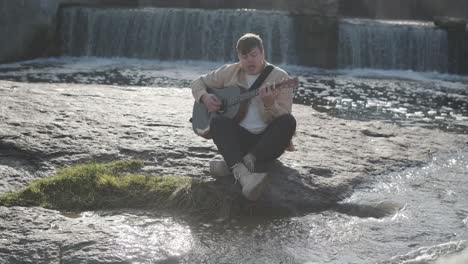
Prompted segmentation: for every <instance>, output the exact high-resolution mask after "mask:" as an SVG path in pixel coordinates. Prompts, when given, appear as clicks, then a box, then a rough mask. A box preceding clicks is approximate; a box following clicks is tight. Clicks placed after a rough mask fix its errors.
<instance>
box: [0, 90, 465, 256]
mask: <svg viewBox="0 0 468 264" xmlns="http://www.w3.org/2000/svg"><path fill="white" fill-rule="evenodd" d="M0 94H2V96H1V97H0V158H1V159H0V179H1V180H0V193H6V192H9V191H16V190H19V189H20V188H21V187H24V186H26V185H27V184H28V183H30V182H31V181H33V180H35V179H39V178H43V177H47V176H50V175H53V173H54V172H55V171H56V169H57V168H60V167H63V166H68V165H72V164H77V163H83V162H89V161H99V162H104V161H110V160H114V159H126V158H139V159H142V160H144V161H145V167H144V168H143V173H146V174H158V175H180V176H189V177H194V178H199V179H210V176H209V173H208V167H207V164H208V161H209V160H210V159H212V158H213V157H215V156H216V155H217V152H216V147H215V146H214V144H213V143H212V142H210V141H207V140H204V139H202V138H200V137H197V136H195V135H194V134H193V132H192V130H191V126H190V123H189V122H188V120H189V118H190V115H191V108H192V102H193V101H192V97H191V93H190V90H189V89H184V88H164V87H159V88H149V87H123V86H121V87H117V86H96V85H82V84H50V83H49V84H41V83H35V84H30V83H29V84H28V83H18V82H10V81H0ZM293 111H294V115H295V117H296V119H297V121H298V128H297V133H296V137H295V138H294V142H295V145H296V149H297V151H295V152H287V153H286V154H285V155H283V156H282V157H281V158H280V162H277V163H275V164H274V165H273V166H272V167H268V168H267V169H268V170H269V172H270V178H271V181H270V185H269V187H268V188H267V190H265V193H264V195H263V196H262V197H261V201H263V202H265V203H267V202H268V201H274V200H271V199H268V198H275V197H276V199H277V200H278V201H281V202H284V203H286V204H285V206H292V207H294V206H295V207H296V208H298V209H303V208H304V207H307V206H309V207H312V208H307V210H309V211H313V209H314V208H313V207H314V205H317V206H318V205H320V204H323V203H324V204H330V203H334V202H336V201H339V200H340V199H342V198H343V197H346V196H347V195H349V193H350V192H351V191H352V189H353V188H354V187H355V186H357V185H358V184H359V183H361V182H363V181H372V180H374V176H375V175H378V174H381V173H387V172H390V171H398V170H401V169H403V168H406V167H408V166H414V165H418V164H421V163H423V162H425V161H427V160H428V159H429V158H430V157H431V156H432V155H433V154H434V153H437V152H443V151H447V150H450V149H451V148H457V147H458V146H460V145H466V143H467V142H468V141H467V137H466V135H457V134H449V133H445V132H440V131H438V130H429V129H424V128H418V127H407V128H405V127H399V126H396V125H391V124H386V123H383V122H379V121H366V122H365V121H353V120H345V119H339V118H334V117H331V116H329V115H327V114H325V113H320V112H317V111H315V110H314V109H312V108H311V107H309V106H304V105H294V110H293ZM231 182H232V181H231ZM280 182H288V183H290V185H281V184H278V183H280ZM292 186H296V187H297V186H300V188H296V187H294V188H295V189H288V188H292ZM239 188H240V187H239ZM318 208H319V207H317V208H316V209H318ZM0 216H1V217H0V221H1V222H2V224H1V225H0V226H1V229H2V232H1V234H2V236H1V237H0V245H1V246H0V248H1V251H0V260H2V261H3V260H5V261H6V262H5V263H60V261H65V260H66V263H79V262H80V261H84V260H86V261H87V262H88V263H126V262H125V261H128V258H124V257H119V255H118V254H114V253H112V250H115V248H113V246H112V243H111V242H109V241H112V238H113V237H114V236H115V234H112V233H111V232H110V231H108V229H106V227H105V226H98V227H97V226H95V225H83V224H80V221H79V220H76V219H70V218H66V217H63V216H62V215H61V214H60V213H59V212H57V211H52V210H45V209H41V208H19V207H13V208H6V207H0ZM64 226H65V227H64ZM20 256H21V257H20ZM41 261H42V262H41Z"/></svg>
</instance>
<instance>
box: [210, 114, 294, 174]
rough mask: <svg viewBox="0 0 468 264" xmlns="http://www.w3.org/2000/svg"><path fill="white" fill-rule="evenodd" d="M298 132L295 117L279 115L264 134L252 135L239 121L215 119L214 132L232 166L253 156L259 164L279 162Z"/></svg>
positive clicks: (213, 123) (212, 126) (228, 163)
mask: <svg viewBox="0 0 468 264" xmlns="http://www.w3.org/2000/svg"><path fill="white" fill-rule="evenodd" d="M295 131H296V119H295V118H294V117H293V116H292V115H291V114H285V115H282V116H279V117H278V118H276V119H275V120H273V122H271V123H270V124H269V125H268V127H267V128H266V129H265V131H263V132H262V133H260V134H252V133H250V132H249V131H248V130H246V129H245V128H243V127H241V126H240V125H239V124H238V123H237V122H236V121H234V120H232V119H229V118H227V117H223V116H216V117H214V118H212V119H211V123H210V133H211V136H212V138H213V142H214V143H215V144H216V146H217V147H218V151H219V152H220V154H221V155H222V156H223V158H224V160H225V161H226V163H227V165H228V166H229V167H232V166H234V164H236V163H238V162H241V161H242V157H243V156H245V155H246V154H247V153H249V152H250V153H252V154H253V155H254V156H255V158H256V161H257V162H266V161H273V160H275V159H277V158H278V157H279V156H281V154H283V152H284V151H285V150H286V148H287V147H288V145H289V142H290V141H291V138H292V136H293V134H294V132H295Z"/></svg>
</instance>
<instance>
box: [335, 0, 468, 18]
mask: <svg viewBox="0 0 468 264" xmlns="http://www.w3.org/2000/svg"><path fill="white" fill-rule="evenodd" d="M339 15H340V16H345V17H363V18H374V19H409V20H432V19H433V18H434V17H435V16H451V17H459V18H465V19H468V1H466V0H339Z"/></svg>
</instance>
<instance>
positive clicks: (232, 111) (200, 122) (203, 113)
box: [192, 86, 246, 139]
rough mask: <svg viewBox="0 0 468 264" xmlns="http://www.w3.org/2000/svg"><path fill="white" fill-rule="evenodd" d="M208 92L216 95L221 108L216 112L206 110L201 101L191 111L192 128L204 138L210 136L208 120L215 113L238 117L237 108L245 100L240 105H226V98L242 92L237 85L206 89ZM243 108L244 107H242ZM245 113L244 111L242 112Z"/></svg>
mask: <svg viewBox="0 0 468 264" xmlns="http://www.w3.org/2000/svg"><path fill="white" fill-rule="evenodd" d="M207 91H208V93H211V94H214V95H216V97H218V98H219V99H220V100H221V102H222V106H221V110H220V111H218V112H211V113H210V112H208V109H207V108H206V107H205V105H204V104H202V103H197V102H195V104H194V105H193V113H192V129H193V131H194V132H195V134H197V135H199V136H202V137H204V138H206V139H209V138H211V136H210V133H209V132H210V122H211V119H212V118H213V117H214V116H216V115H222V116H225V117H227V118H231V119H240V118H239V115H240V114H242V113H241V112H245V111H246V110H245V111H239V109H240V108H241V107H242V105H244V104H245V102H244V103H243V104H241V105H239V104H233V105H228V100H229V99H232V98H236V97H239V96H240V95H241V93H242V89H241V88H239V87H235V86H234V87H225V88H222V89H207ZM243 108H245V107H243ZM244 114H245V113H244Z"/></svg>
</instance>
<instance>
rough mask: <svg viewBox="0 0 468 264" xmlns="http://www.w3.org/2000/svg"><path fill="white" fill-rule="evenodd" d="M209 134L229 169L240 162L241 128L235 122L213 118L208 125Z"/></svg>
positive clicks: (224, 118) (225, 118)
mask: <svg viewBox="0 0 468 264" xmlns="http://www.w3.org/2000/svg"><path fill="white" fill-rule="evenodd" d="M210 133H211V137H212V138H213V142H214V143H215V145H216V146H217V147H218V151H219V153H220V154H221V156H223V158H224V160H225V161H226V163H227V165H228V166H229V168H232V166H234V164H236V163H238V162H241V161H242V156H243V155H242V151H241V147H240V146H241V127H240V126H239V125H238V124H237V122H236V121H234V120H232V119H229V118H227V117H224V116H215V117H214V118H213V119H212V120H211V123H210Z"/></svg>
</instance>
